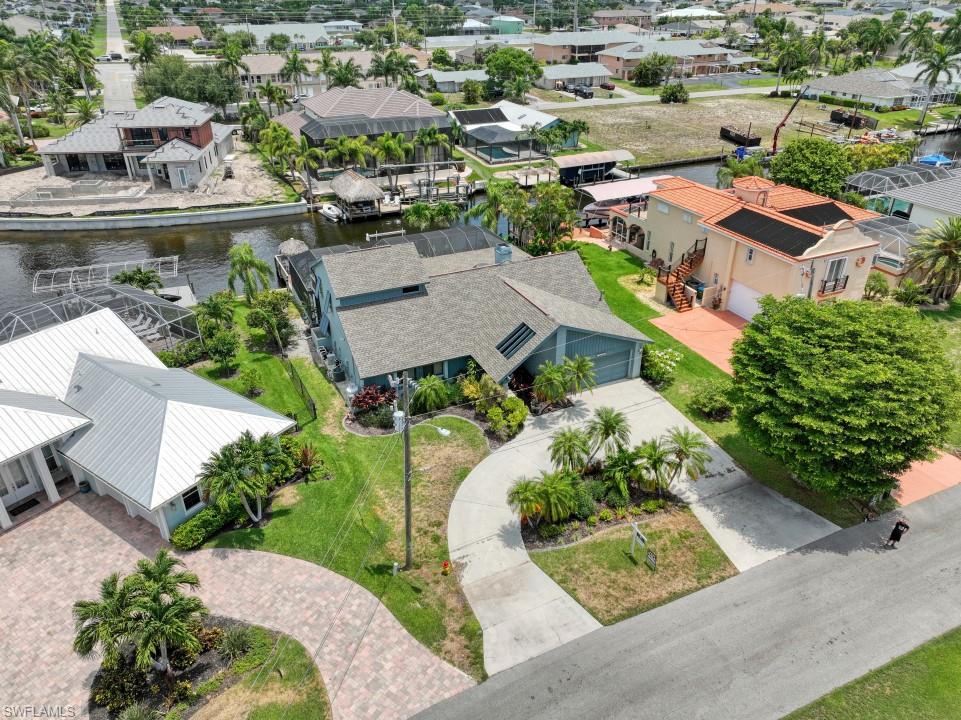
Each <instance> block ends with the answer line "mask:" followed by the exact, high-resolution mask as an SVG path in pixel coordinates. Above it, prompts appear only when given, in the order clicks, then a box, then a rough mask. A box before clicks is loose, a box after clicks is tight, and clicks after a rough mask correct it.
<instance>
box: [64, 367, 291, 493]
mask: <svg viewBox="0 0 961 720" xmlns="http://www.w3.org/2000/svg"><path fill="white" fill-rule="evenodd" d="M65 401H66V402H67V403H68V404H69V405H70V406H71V407H73V408H76V409H77V410H79V411H81V412H83V414H84V415H86V416H87V417H89V418H90V419H91V420H92V421H93V425H92V426H91V427H89V428H88V429H86V430H85V431H83V432H82V433H78V434H77V435H75V436H74V437H72V438H70V439H69V440H68V441H67V442H66V443H64V445H63V447H62V448H61V452H62V453H63V454H64V455H65V456H66V457H67V458H68V459H70V460H71V461H72V462H76V463H77V464H78V465H80V467H82V468H83V469H84V470H87V471H90V472H91V473H93V474H94V475H96V476H97V477H99V478H102V479H103V480H104V481H105V482H106V483H107V484H109V485H111V486H112V487H114V488H116V489H117V490H119V491H120V492H121V493H122V494H123V495H125V496H126V497H128V498H130V499H131V500H133V501H134V502H136V503H137V504H138V505H140V506H141V507H144V508H146V509H148V510H154V509H156V508H157V507H159V506H160V505H162V504H163V503H165V502H167V501H168V500H170V499H172V498H175V497H176V496H177V495H179V494H181V493H182V492H184V491H185V490H187V489H189V488H190V487H192V486H193V485H195V484H196V483H197V475H198V474H199V473H200V470H201V466H202V465H203V463H204V462H205V461H207V460H208V459H209V458H210V455H211V454H212V453H213V452H215V451H217V450H219V449H220V448H222V447H223V446H224V445H226V444H227V443H230V442H233V441H234V440H236V439H237V438H238V437H239V436H240V435H241V433H243V432H244V431H250V432H251V433H253V434H254V435H255V436H261V435H263V434H265V433H269V434H271V435H276V434H279V433H282V432H284V431H285V430H287V429H288V428H290V427H292V426H293V425H294V421H293V420H291V419H290V418H286V417H284V416H282V415H278V414H277V413H275V412H273V411H272V410H268V409H267V408H265V407H263V406H262V405H259V404H257V403H255V402H252V401H251V400H248V399H247V398H245V397H242V396H240V395H237V394H236V393H233V392H231V391H230V390H227V389H226V388H223V387H221V386H220V385H217V384H216V383H213V382H210V381H208V380H205V379H204V378H201V377H199V376H198V375H195V374H194V373H191V372H188V371H186V370H179V369H171V368H165V367H159V368H158V367H156V366H144V365H141V364H136V363H128V362H122V361H118V360H108V359H105V358H102V357H97V356H95V355H88V354H82V355H80V356H79V358H78V359H77V364H76V367H75V369H74V372H73V374H72V377H71V380H70V387H69V389H68V391H67V395H66V397H65Z"/></svg>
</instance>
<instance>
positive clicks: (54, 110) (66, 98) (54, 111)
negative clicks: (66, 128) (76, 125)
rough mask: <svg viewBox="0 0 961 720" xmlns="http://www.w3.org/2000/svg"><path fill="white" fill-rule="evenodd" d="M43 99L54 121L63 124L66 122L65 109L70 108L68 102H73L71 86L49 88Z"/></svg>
mask: <svg viewBox="0 0 961 720" xmlns="http://www.w3.org/2000/svg"><path fill="white" fill-rule="evenodd" d="M43 101H44V102H45V103H46V104H47V106H48V107H49V108H50V110H49V112H48V113H47V114H48V115H49V117H50V119H51V120H53V121H54V122H55V123H59V124H61V125H65V124H66V122H67V118H66V115H67V111H68V110H70V103H72V102H73V89H72V88H65V87H60V88H50V89H49V90H48V91H47V94H46V95H45V96H44V98H43Z"/></svg>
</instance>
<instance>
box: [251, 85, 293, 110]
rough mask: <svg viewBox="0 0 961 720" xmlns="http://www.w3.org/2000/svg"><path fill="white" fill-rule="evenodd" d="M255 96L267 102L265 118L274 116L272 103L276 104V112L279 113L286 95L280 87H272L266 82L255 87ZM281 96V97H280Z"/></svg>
mask: <svg viewBox="0 0 961 720" xmlns="http://www.w3.org/2000/svg"><path fill="white" fill-rule="evenodd" d="M256 89H257V94H258V95H259V96H260V97H262V98H263V99H264V100H265V101H266V102H267V117H269V118H272V117H273V116H274V103H277V112H278V113H279V112H281V108H280V106H281V103H282V102H283V101H284V98H286V93H285V92H284V89H283V88H282V87H281V86H280V85H274V83H272V82H271V81H270V80H267V81H266V82H264V83H263V84H262V85H258V86H257V88H256ZM282 95H283V97H281V96H282Z"/></svg>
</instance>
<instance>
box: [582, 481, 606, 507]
mask: <svg viewBox="0 0 961 720" xmlns="http://www.w3.org/2000/svg"><path fill="white" fill-rule="evenodd" d="M583 484H584V486H585V487H586V488H587V489H588V491H589V492H590V493H591V497H592V498H593V499H594V500H595V501H596V502H600V501H601V500H603V499H604V496H605V495H607V483H605V482H604V481H603V480H588V481H587V482H585V483H583Z"/></svg>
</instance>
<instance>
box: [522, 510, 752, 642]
mask: <svg viewBox="0 0 961 720" xmlns="http://www.w3.org/2000/svg"><path fill="white" fill-rule="evenodd" d="M640 527H641V529H642V530H643V532H644V535H645V536H646V537H647V540H648V547H649V548H651V549H652V550H654V552H655V553H656V554H657V570H656V571H654V570H651V569H650V568H649V567H648V566H647V565H646V564H645V562H644V558H645V557H646V554H647V550H646V549H637V550H635V552H634V558H631V556H630V554H629V552H628V551H629V550H630V546H631V528H630V526H628V525H621V526H619V527H614V528H611V529H610V530H607V531H603V532H601V533H599V534H598V535H596V536H594V537H592V538H590V539H588V540H584V541H582V542H579V543H577V544H576V545H572V546H570V547H566V548H561V549H559V550H547V551H543V552H533V553H531V560H533V561H534V563H535V564H536V565H537V566H538V567H539V568H540V569H541V570H543V571H544V572H545V573H547V574H548V575H550V576H551V577H552V578H553V579H554V580H555V581H556V582H557V583H558V584H559V585H560V586H561V587H563V588H564V590H566V591H567V592H568V593H570V595H571V596H572V597H574V599H576V600H577V602H579V603H580V604H581V605H583V606H584V607H585V608H587V610H588V611H589V612H590V613H591V614H592V615H594V617H596V618H597V619H598V620H599V621H600V622H602V623H604V624H605V625H610V624H612V623H615V622H618V621H620V620H623V619H624V618H627V617H631V616H632V615H636V614H637V613H640V612H644V611H645V610H650V609H651V608H654V607H657V606H658V605H663V604H664V603H666V602H670V601H671V600H674V599H676V598H678V597H680V596H682V595H687V594H688V593H691V592H694V591H696V590H700V589H701V588H703V587H707V586H708V585H713V584H714V583H717V582H720V581H721V580H724V579H725V578H728V577H731V576H732V575H736V574H737V569H736V568H735V567H734V566H733V565H732V564H731V562H730V561H729V560H728V559H727V556H726V555H725V554H724V552H723V551H722V550H721V548H719V547H718V545H717V543H716V542H714V540H713V538H711V536H710V534H709V533H708V532H707V531H706V530H705V529H704V527H703V526H702V525H701V523H699V522H698V520H697V518H695V517H694V514H693V513H692V512H691V511H690V510H688V509H686V508H685V509H683V510H675V511H672V512H667V513H658V514H657V515H655V516H652V517H651V518H650V519H649V520H642V521H641V522H640Z"/></svg>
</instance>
